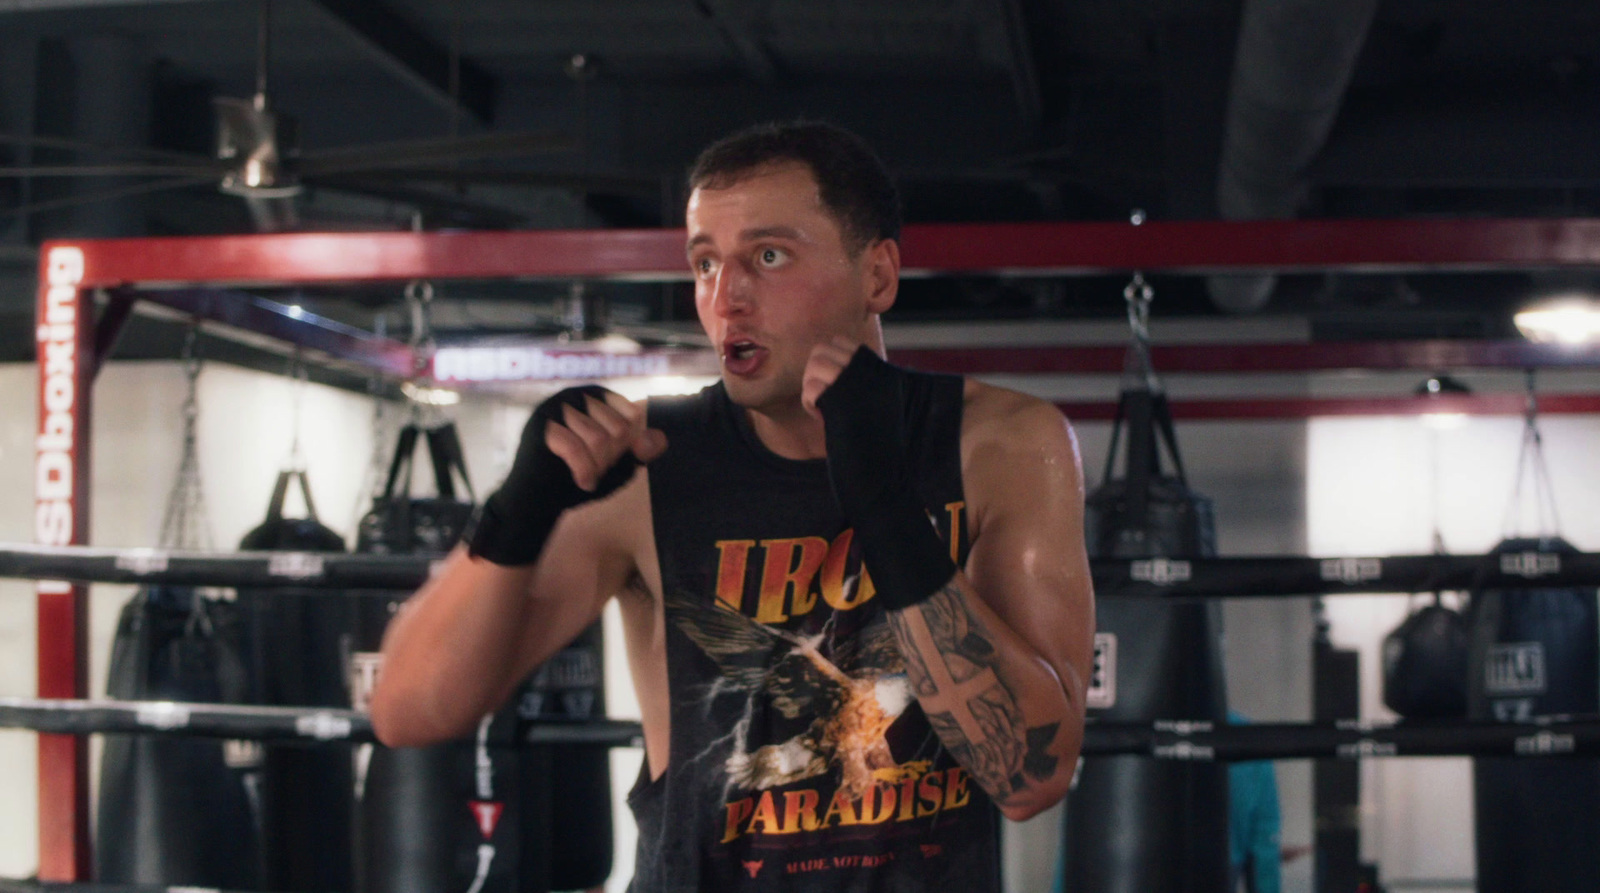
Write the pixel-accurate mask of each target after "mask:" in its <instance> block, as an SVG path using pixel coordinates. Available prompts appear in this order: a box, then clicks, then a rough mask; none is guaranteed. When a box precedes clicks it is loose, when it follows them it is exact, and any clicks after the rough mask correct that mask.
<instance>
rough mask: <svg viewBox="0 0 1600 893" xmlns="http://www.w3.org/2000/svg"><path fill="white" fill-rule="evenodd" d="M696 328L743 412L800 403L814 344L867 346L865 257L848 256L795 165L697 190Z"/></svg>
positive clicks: (691, 228) (690, 216)
mask: <svg viewBox="0 0 1600 893" xmlns="http://www.w3.org/2000/svg"><path fill="white" fill-rule="evenodd" d="M686 222H687V225H688V232H689V245H688V253H689V268H690V270H691V272H692V273H693V274H694V281H695V293H694V298H695V309H696V311H697V312H698V313H699V315H700V324H701V325H702V326H703V327H704V328H705V330H706V335H707V336H708V337H709V338H710V339H711V345H712V347H714V348H716V350H717V351H718V353H719V355H720V356H721V357H722V379H723V382H724V383H725V385H726V387H727V389H728V394H729V396H730V397H732V398H733V401H734V402H735V403H737V404H739V405H741V406H745V407H748V408H751V409H757V410H762V409H766V410H772V411H777V410H781V409H784V408H789V406H790V405H791V404H793V405H798V402H799V399H800V389H801V382H802V380H803V377H804V374H805V368H806V360H807V359H808V358H809V357H810V355H811V348H812V346H813V345H816V344H819V343H821V342H824V341H827V340H828V339H829V338H831V337H833V336H835V335H843V336H846V337H850V338H854V339H856V340H862V341H865V340H867V337H868V334H869V333H870V331H871V327H870V320H871V316H872V314H873V313H874V312H879V309H882V308H879V309H874V299H873V297H872V293H873V286H872V277H871V276H870V275H869V273H870V270H869V267H870V258H871V256H872V250H871V249H870V248H869V249H868V250H866V251H863V252H858V256H854V257H852V256H851V253H850V251H849V250H848V249H847V248H846V246H845V240H844V233H843V231H842V230H841V229H840V226H839V223H838V221H837V220H835V219H834V217H833V215H832V214H831V213H829V211H828V210H827V208H826V207H825V206H824V205H823V204H822V199H821V196H820V194H819V192H818V189H817V183H816V179H815V178H814V177H813V176H812V174H811V170H810V168H808V167H807V166H805V165H803V164H800V163H781V164H775V165H772V166H770V167H765V168H758V169H757V170H755V171H753V172H751V173H749V174H747V175H745V176H744V177H742V178H741V179H739V180H738V181H737V182H735V183H733V184H732V185H730V186H728V187H726V188H723V189H707V188H701V189H696V190H694V192H693V193H692V194H691V195H690V196H689V206H688V210H687V214H686Z"/></svg>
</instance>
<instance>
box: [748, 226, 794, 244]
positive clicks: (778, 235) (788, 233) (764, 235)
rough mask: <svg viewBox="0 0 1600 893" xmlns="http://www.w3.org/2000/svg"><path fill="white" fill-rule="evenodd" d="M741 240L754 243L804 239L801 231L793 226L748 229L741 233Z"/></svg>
mask: <svg viewBox="0 0 1600 893" xmlns="http://www.w3.org/2000/svg"><path fill="white" fill-rule="evenodd" d="M739 238H740V239H741V240H743V241H745V242H754V241H755V240H757V239H795V240H799V239H800V238H802V236H801V235H800V231H799V230H797V229H795V228H794V227H792V226H762V227H757V228H756V229H747V230H744V231H743V232H741V233H739Z"/></svg>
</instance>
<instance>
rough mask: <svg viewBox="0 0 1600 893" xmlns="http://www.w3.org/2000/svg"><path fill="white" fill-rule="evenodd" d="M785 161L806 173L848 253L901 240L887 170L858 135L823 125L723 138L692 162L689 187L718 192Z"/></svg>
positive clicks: (793, 124)
mask: <svg viewBox="0 0 1600 893" xmlns="http://www.w3.org/2000/svg"><path fill="white" fill-rule="evenodd" d="M786 161H793V162H799V163H801V164H804V165H805V166H806V167H809V168H810V169H811V175H812V176H813V177H815V178H816V180H817V187H818V192H819V193H820V195H821V198H822V204H823V206H824V207H826V208H827V209H828V210H829V211H830V212H831V213H832V214H833V216H834V217H835V218H836V219H837V220H838V221H839V228H840V230H841V231H842V232H843V233H844V237H845V247H846V248H847V249H849V251H850V252H851V253H852V254H855V253H857V252H859V251H861V249H863V248H865V247H867V245H869V244H871V243H872V242H873V241H875V240H877V239H899V238H900V193H899V192H898V191H897V190H896V189H895V186H894V180H892V179H891V178H890V177H889V171H888V169H887V168H885V167H884V165H883V162H882V161H881V160H880V159H879V158H878V155H877V153H875V152H873V151H872V147H871V146H868V145H867V143H866V141H865V140H863V139H862V138H861V137H859V136H856V135H855V134H853V133H851V132H850V131H848V130H845V129H844V128H843V127H839V126H836V125H833V124H828V123H825V122H822V121H790V122H782V123H779V122H772V123H767V124H757V125H755V126H754V127H748V128H745V129H744V130H741V131H739V132H737V133H734V134H732V135H730V136H726V137H723V138H722V139H720V140H718V141H716V142H715V143H712V144H711V145H710V146H707V147H706V150H705V151H704V152H701V153H700V157H699V158H697V159H695V162H694V167H692V168H690V169H689V189H690V191H693V190H695V189H700V188H702V187H704V188H707V189H723V188H726V187H728V186H732V185H733V184H735V183H737V182H739V181H740V180H742V179H744V178H745V177H746V176H748V175H750V174H752V173H755V172H756V171H757V170H759V169H761V168H764V167H767V166H768V165H772V164H781V163H783V162H786Z"/></svg>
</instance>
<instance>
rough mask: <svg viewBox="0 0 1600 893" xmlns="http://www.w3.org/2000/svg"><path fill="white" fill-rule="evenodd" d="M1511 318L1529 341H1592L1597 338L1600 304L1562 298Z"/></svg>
mask: <svg viewBox="0 0 1600 893" xmlns="http://www.w3.org/2000/svg"><path fill="white" fill-rule="evenodd" d="M1513 320H1514V321H1515V322H1516V324H1517V329H1518V331H1520V332H1522V335H1523V337H1524V338H1527V339H1528V340H1529V341H1538V342H1542V343H1553V344H1573V345H1576V344H1591V343H1593V342H1595V341H1600V307H1596V306H1595V302H1594V301H1592V300H1587V299H1584V298H1561V299H1557V300H1553V301H1547V302H1545V303H1542V304H1538V305H1536V306H1533V307H1529V308H1528V309H1526V310H1523V311H1521V312H1520V313H1518V314H1517V315H1516V316H1515V317H1513Z"/></svg>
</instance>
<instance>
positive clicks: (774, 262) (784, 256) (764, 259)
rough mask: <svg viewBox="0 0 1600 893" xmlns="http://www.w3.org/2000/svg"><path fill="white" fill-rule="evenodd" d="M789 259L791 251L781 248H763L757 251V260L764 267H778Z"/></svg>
mask: <svg viewBox="0 0 1600 893" xmlns="http://www.w3.org/2000/svg"><path fill="white" fill-rule="evenodd" d="M788 259H789V253H788V252H786V251H783V250H782V249H779V248H763V249H761V250H760V251H759V252H757V253H756V260H757V261H759V262H760V263H761V265H762V266H763V267H776V266H780V265H782V264H783V262H784V261H786V260H788Z"/></svg>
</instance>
